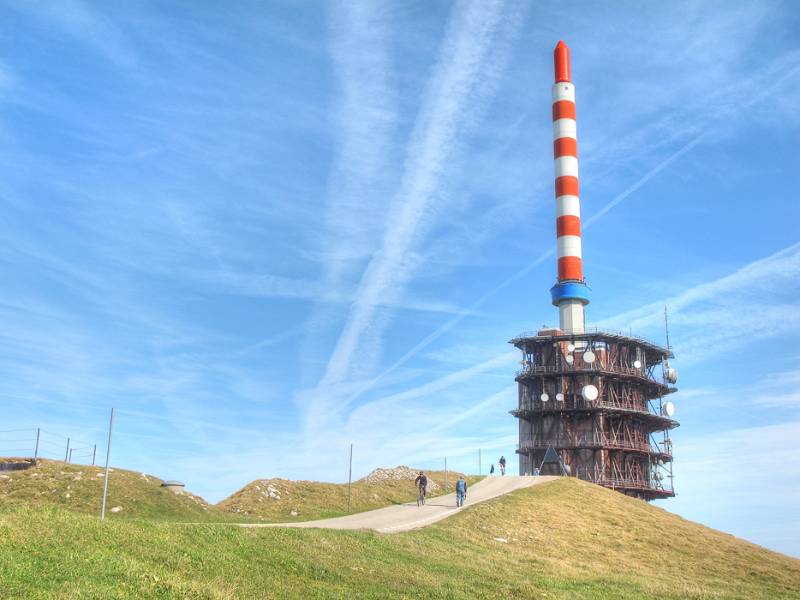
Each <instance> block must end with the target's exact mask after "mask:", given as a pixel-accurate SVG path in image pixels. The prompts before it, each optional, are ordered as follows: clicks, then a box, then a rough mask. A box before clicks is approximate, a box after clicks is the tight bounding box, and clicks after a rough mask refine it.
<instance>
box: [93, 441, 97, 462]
mask: <svg viewBox="0 0 800 600" xmlns="http://www.w3.org/2000/svg"><path fill="white" fill-rule="evenodd" d="M95 456H97V444H95V445H94V450H92V466H94V457H95Z"/></svg>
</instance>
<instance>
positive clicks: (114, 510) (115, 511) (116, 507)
mask: <svg viewBox="0 0 800 600" xmlns="http://www.w3.org/2000/svg"><path fill="white" fill-rule="evenodd" d="M121 510H122V507H121V506H115V507H113V508H112V509H111V512H113V513H117V512H119V511H121Z"/></svg>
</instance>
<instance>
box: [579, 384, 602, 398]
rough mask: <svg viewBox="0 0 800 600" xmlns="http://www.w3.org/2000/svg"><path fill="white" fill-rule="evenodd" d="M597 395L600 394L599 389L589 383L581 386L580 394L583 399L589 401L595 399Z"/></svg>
mask: <svg viewBox="0 0 800 600" xmlns="http://www.w3.org/2000/svg"><path fill="white" fill-rule="evenodd" d="M599 395H600V390H598V389H597V388H596V387H595V386H593V385H592V384H591V383H590V384H589V385H585V386H583V389H582V390H581V396H583V399H584V400H588V401H589V402H593V401H594V400H597V397H598V396H599Z"/></svg>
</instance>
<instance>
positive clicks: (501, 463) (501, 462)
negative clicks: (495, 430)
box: [499, 456, 506, 475]
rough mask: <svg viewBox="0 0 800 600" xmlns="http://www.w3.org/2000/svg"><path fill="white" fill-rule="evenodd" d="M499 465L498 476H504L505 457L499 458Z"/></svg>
mask: <svg viewBox="0 0 800 600" xmlns="http://www.w3.org/2000/svg"><path fill="white" fill-rule="evenodd" d="M499 463H500V475H505V474H506V457H505V456H501V457H500V460H499Z"/></svg>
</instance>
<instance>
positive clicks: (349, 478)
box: [347, 443, 353, 512]
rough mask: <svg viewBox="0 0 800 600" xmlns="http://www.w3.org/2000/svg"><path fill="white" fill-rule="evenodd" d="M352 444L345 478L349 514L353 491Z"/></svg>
mask: <svg viewBox="0 0 800 600" xmlns="http://www.w3.org/2000/svg"><path fill="white" fill-rule="evenodd" d="M352 483H353V444H352V443H351V444H350V472H349V474H348V476H347V512H350V500H351V499H352V495H353V490H352Z"/></svg>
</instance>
